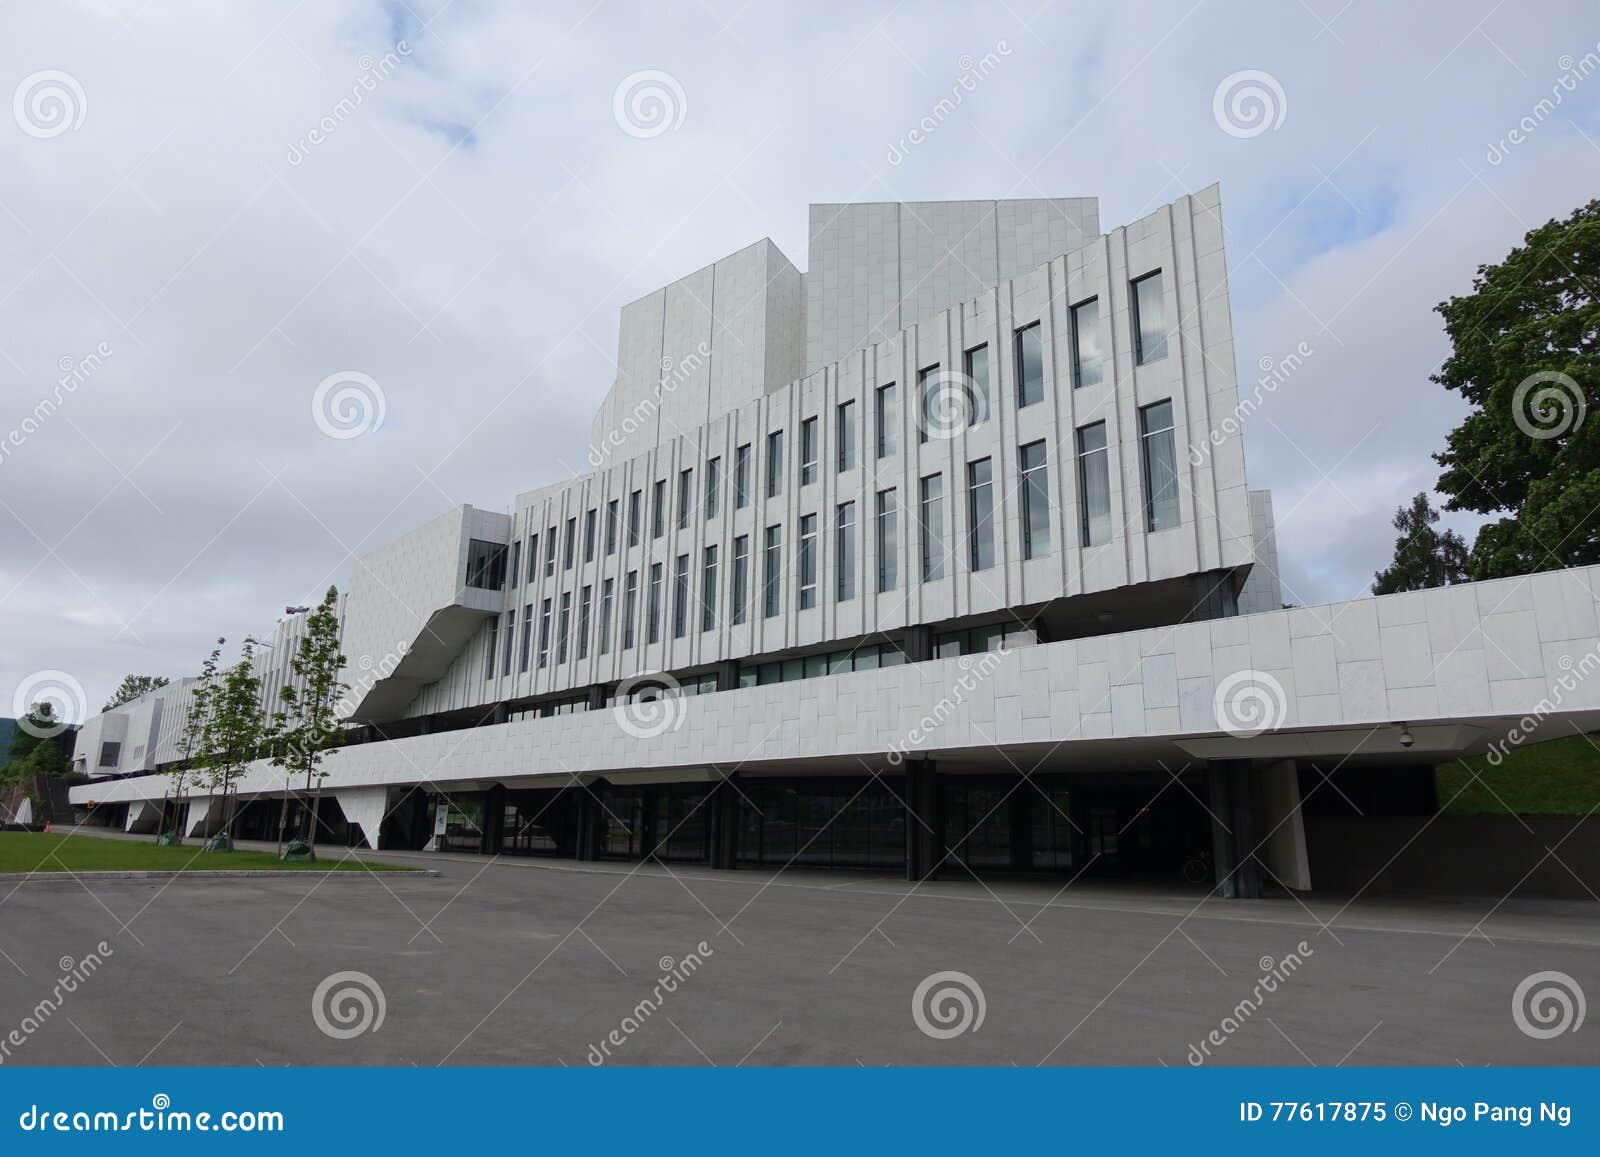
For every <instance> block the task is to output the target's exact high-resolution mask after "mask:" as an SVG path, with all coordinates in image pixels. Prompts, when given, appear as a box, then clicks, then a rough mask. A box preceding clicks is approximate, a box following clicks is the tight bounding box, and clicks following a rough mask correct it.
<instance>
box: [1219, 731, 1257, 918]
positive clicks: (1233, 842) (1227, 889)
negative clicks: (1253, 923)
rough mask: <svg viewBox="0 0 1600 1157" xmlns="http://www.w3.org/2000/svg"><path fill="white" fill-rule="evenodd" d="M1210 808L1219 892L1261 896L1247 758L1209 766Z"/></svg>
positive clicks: (1229, 895) (1229, 896) (1239, 897)
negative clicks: (1255, 853)
mask: <svg viewBox="0 0 1600 1157" xmlns="http://www.w3.org/2000/svg"><path fill="white" fill-rule="evenodd" d="M1206 780H1207V787H1208V788H1209V792H1210V797H1211V798H1210V805H1209V806H1210V809H1211V855H1212V862H1213V864H1214V866H1215V871H1216V881H1217V895H1219V896H1221V897H1223V898H1224V899H1226V900H1254V899H1257V898H1259V897H1260V895H1261V872H1260V869H1259V867H1258V866H1257V864H1256V860H1255V857H1254V855H1253V854H1252V853H1253V852H1254V850H1255V847H1256V840H1257V839H1259V838H1260V837H1259V836H1258V835H1257V834H1256V825H1255V823H1254V822H1253V821H1254V819H1255V815H1256V812H1257V808H1256V806H1255V801H1254V799H1253V796H1254V791H1253V786H1254V780H1253V777H1252V775H1251V769H1250V764H1249V761H1248V760H1242V759H1219V760H1214V761H1213V762H1212V763H1211V764H1210V765H1209V766H1208V767H1207V768H1206Z"/></svg>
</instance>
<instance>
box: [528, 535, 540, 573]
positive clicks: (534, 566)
mask: <svg viewBox="0 0 1600 1157" xmlns="http://www.w3.org/2000/svg"><path fill="white" fill-rule="evenodd" d="M538 569H539V536H538V535H537V534H530V535H528V578H527V581H528V582H530V583H531V582H533V580H534V575H535V572H537V571H538Z"/></svg>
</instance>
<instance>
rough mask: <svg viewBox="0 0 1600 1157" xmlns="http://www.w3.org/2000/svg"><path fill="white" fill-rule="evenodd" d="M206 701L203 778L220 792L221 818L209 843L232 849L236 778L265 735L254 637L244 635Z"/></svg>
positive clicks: (251, 759)
mask: <svg viewBox="0 0 1600 1157" xmlns="http://www.w3.org/2000/svg"><path fill="white" fill-rule="evenodd" d="M209 700H210V702H209V704H208V708H209V710H208V711H207V714H206V720H205V725H204V727H203V729H202V731H201V750H202V752H203V755H202V758H201V766H202V767H203V769H204V772H203V776H204V778H203V782H204V783H205V785H206V786H207V787H209V788H210V789H211V790H212V791H213V792H220V794H221V797H222V808H223V811H222V814H223V817H224V819H223V830H222V832H221V833H219V834H220V836H221V837H222V838H220V839H218V838H215V837H214V838H213V841H212V843H210V844H207V847H208V848H211V849H212V850H215V851H232V850H233V828H234V821H235V820H236V819H237V818H238V817H237V811H238V809H237V807H236V799H235V796H236V794H237V784H238V779H239V776H241V775H243V774H244V771H245V769H246V768H247V767H249V766H250V764H251V762H252V761H253V760H255V759H256V758H257V757H258V756H259V755H260V754H261V747H262V744H263V743H264V742H265V741H266V739H267V727H266V720H265V718H264V715H263V712H262V710H261V678H260V676H258V675H257V674H256V672H255V640H254V639H249V638H247V639H245V641H244V646H243V647H242V648H240V652H239V661H238V662H237V663H235V664H234V665H233V666H231V667H229V668H228V669H227V670H226V671H224V672H223V673H222V675H221V677H220V678H219V679H218V681H217V683H216V686H215V689H214V690H213V692H212V694H211V695H210V696H209Z"/></svg>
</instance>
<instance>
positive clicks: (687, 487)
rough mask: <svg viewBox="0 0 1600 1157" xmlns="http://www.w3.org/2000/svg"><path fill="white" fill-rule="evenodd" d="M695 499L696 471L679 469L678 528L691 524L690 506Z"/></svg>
mask: <svg viewBox="0 0 1600 1157" xmlns="http://www.w3.org/2000/svg"><path fill="white" fill-rule="evenodd" d="M693 501H694V471H693V470H692V469H690V470H680V471H678V529H679V530H684V529H686V528H687V527H688V525H689V508H690V505H691V503H692V502H693Z"/></svg>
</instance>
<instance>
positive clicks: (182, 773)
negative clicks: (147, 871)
mask: <svg viewBox="0 0 1600 1157" xmlns="http://www.w3.org/2000/svg"><path fill="white" fill-rule="evenodd" d="M226 642H227V640H226V639H218V640H217V645H216V646H215V647H212V648H211V654H209V655H207V656H206V661H205V662H204V663H202V664H201V665H200V677H199V678H198V679H196V680H195V683H194V686H193V688H191V689H190V692H189V711H188V713H187V714H186V715H185V716H184V719H183V738H182V740H181V741H180V750H179V755H178V764H177V767H176V768H175V769H174V770H173V772H172V778H171V780H170V781H169V783H170V786H169V789H168V790H169V793H170V796H171V799H172V827H171V829H169V830H168V831H165V832H163V833H162V834H161V835H160V836H158V837H157V840H158V842H162V843H169V844H181V843H183V829H184V827H185V826H186V825H185V821H184V816H183V806H184V803H185V801H186V800H187V799H188V797H189V788H190V786H191V785H192V784H193V783H194V782H195V781H196V779H197V778H198V766H197V764H198V761H199V758H200V754H201V751H202V750H203V745H204V742H205V733H206V720H207V719H209V718H210V714H211V697H212V696H213V695H214V694H215V693H216V689H217V668H218V667H220V666H221V665H222V648H223V645H224V644H225V643H226ZM165 812H166V808H165V806H163V808H162V813H163V815H162V818H163V824H162V826H163V827H165Z"/></svg>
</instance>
